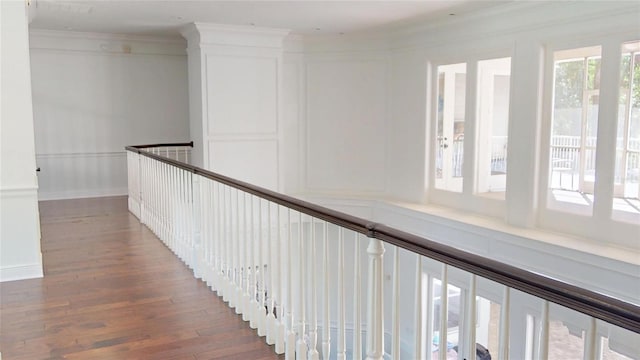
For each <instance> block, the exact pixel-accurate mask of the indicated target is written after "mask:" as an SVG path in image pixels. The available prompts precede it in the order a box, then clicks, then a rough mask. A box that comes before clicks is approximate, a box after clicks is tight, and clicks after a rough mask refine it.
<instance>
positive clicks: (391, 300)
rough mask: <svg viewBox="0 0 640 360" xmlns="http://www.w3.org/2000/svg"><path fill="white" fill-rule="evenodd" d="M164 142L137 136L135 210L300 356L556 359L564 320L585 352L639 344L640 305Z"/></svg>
mask: <svg viewBox="0 0 640 360" xmlns="http://www.w3.org/2000/svg"><path fill="white" fill-rule="evenodd" d="M164 145H165V146H130V147H127V150H128V157H127V159H128V169H129V208H130V209H131V212H132V213H133V214H135V215H136V216H137V217H138V218H139V219H140V221H141V222H142V223H143V224H145V225H147V226H148V227H149V228H150V229H151V230H152V231H153V232H154V233H155V234H156V235H157V236H158V238H159V239H160V240H162V241H163V242H164V243H165V244H166V245H167V247H169V248H170V249H171V250H172V251H173V252H174V253H175V254H176V255H177V256H178V257H179V258H180V259H182V260H183V261H184V262H185V264H187V265H188V266H189V267H190V268H192V269H193V271H194V275H195V276H196V277H197V278H200V279H202V280H203V281H205V282H206V283H207V284H208V285H209V286H210V287H211V289H212V290H213V291H215V292H216V293H217V295H218V296H222V298H223V299H224V300H225V301H227V302H228V303H229V306H230V307H232V308H234V309H235V311H236V313H237V314H241V315H242V318H243V319H244V320H245V321H248V322H249V324H250V326H251V327H252V328H254V329H257V333H258V335H260V336H265V340H266V342H267V343H268V344H273V345H275V348H274V350H275V352H276V353H279V354H282V353H284V354H286V357H287V358H288V359H294V358H296V359H307V358H309V359H318V358H320V357H322V358H323V359H329V358H332V359H333V358H337V359H346V358H353V359H356V358H364V357H366V358H367V359H382V358H383V357H391V358H392V359H399V358H409V359H422V358H429V359H432V358H434V359H439V360H444V359H447V358H451V357H456V358H458V359H475V358H481V357H480V356H482V354H483V353H484V351H485V350H486V349H487V348H488V351H489V352H490V353H491V355H492V359H508V358H511V359H547V358H548V357H549V354H556V353H558V352H562V351H563V349H562V348H558V347H557V346H556V344H557V341H550V339H554V340H555V336H556V332H558V331H561V330H563V329H565V328H564V327H565V326H566V328H567V329H568V332H566V333H567V334H564V335H563V336H567V337H568V338H570V337H571V336H573V337H575V336H574V335H571V334H581V340H580V344H581V351H582V353H583V357H584V358H585V359H599V358H602V357H603V356H604V357H608V356H610V353H612V352H617V353H620V354H624V355H625V356H629V357H636V356H637V354H640V351H638V350H639V348H638V346H639V345H638V344H640V334H639V333H640V307H638V306H637V305H634V304H630V303H627V302H623V301H620V300H618V299H614V298H611V297H608V296H605V295H602V294H599V293H595V292H592V291H589V290H586V289H583V288H579V287H576V286H573V285H570V284H567V283H564V282H561V281H558V280H554V279H551V278H548V277H545V276H542V275H539V274H535V273H532V272H529V271H526V270H523V269H520V268H517V267H514V266H510V265H507V264H504V263H500V262H497V261H494V260H491V259H487V258H483V257H481V256H478V255H474V254H471V253H468V252H464V251H461V250H459V249H456V248H453V247H450V246H447V245H444V244H441V243H438V242H435V241H431V240H429V239H425V238H422V237H419V236H416V235H412V234H409V233H406V232H403V231H400V230H398V229H394V228H391V227H388V226H385V225H382V224H378V223H372V222H369V221H367V220H365V219H362V218H358V217H354V216H350V215H347V214H344V213H341V212H337V211H334V210H331V209H327V208H324V207H321V206H318V205H314V204H311V203H309V202H305V201H302V200H300V199H296V198H293V197H290V196H286V195H283V194H279V193H276V192H273V191H270V190H267V189H263V188H260V187H257V186H254V185H251V184H248V183H245V182H242V181H238V180H234V179H231V178H229V177H226V176H223V175H220V174H217V173H213V172H211V171H208V170H204V169H201V168H199V167H196V166H193V165H189V164H188V163H186V162H183V161H179V160H176V159H171V158H169V157H166V156H163V155H166V154H167V153H163V150H162V149H156V150H154V151H148V150H149V149H150V148H163V147H168V146H172V147H175V146H185V145H188V144H164ZM168 153H170V151H169V152H168ZM387 251H390V256H389V255H388V256H387V257H384V254H385V252H387ZM364 254H366V258H365V257H364V256H365V255H364ZM635 285H637V284H635ZM630 286H632V285H631V284H630ZM559 327H560V330H558V328H559ZM385 349H387V350H388V352H385ZM567 351H572V352H575V348H571V350H567ZM456 353H457V354H456ZM556 355H557V354H556ZM572 355H575V354H572ZM486 358H487V357H485V359H486ZM560 358H562V356H561V357H560ZM565 358H566V357H565Z"/></svg>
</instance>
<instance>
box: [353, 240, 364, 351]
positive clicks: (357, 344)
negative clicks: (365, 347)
mask: <svg viewBox="0 0 640 360" xmlns="http://www.w3.org/2000/svg"><path fill="white" fill-rule="evenodd" d="M354 234H355V239H354V245H353V285H354V288H355V291H354V293H353V358H354V359H362V331H361V326H362V321H361V319H360V317H361V309H360V299H361V297H362V296H361V291H362V280H361V279H362V275H361V274H362V270H361V267H360V235H359V234H358V233H354Z"/></svg>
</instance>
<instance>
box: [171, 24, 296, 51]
mask: <svg viewBox="0 0 640 360" xmlns="http://www.w3.org/2000/svg"><path fill="white" fill-rule="evenodd" d="M180 33H181V34H182V36H183V37H184V38H185V39H187V40H188V41H189V43H193V45H194V46H196V43H197V46H199V47H202V46H204V45H227V46H232V47H242V46H249V47H261V48H278V49H281V48H282V46H283V40H284V37H285V36H287V34H288V33H289V30H285V29H275V28H264V27H255V26H240V25H222V24H211V23H201V22H196V23H192V24H189V25H187V26H185V27H184V28H183V29H182V30H181V31H180Z"/></svg>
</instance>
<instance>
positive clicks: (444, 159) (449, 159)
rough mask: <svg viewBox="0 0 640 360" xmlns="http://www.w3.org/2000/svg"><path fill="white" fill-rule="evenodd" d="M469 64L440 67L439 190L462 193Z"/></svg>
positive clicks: (437, 142) (437, 173)
mask: <svg viewBox="0 0 640 360" xmlns="http://www.w3.org/2000/svg"><path fill="white" fill-rule="evenodd" d="M466 72H467V64H465V63H462V64H452V65H441V66H438V89H437V102H438V110H437V111H438V112H437V118H436V121H437V123H436V139H435V144H436V151H435V154H436V161H435V163H436V169H435V170H436V174H435V175H436V176H435V177H436V183H435V186H436V188H438V189H443V190H449V191H457V192H461V191H462V165H463V158H464V121H465V93H466V81H467V77H466Z"/></svg>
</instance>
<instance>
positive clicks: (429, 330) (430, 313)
mask: <svg viewBox="0 0 640 360" xmlns="http://www.w3.org/2000/svg"><path fill="white" fill-rule="evenodd" d="M433 303H434V301H433V276H432V275H431V274H430V273H428V272H427V300H426V304H427V308H426V311H427V314H426V315H427V316H426V317H425V324H426V329H425V336H424V338H425V339H426V343H425V351H424V354H425V355H427V354H431V351H432V347H433V318H434V312H435V307H434V306H433ZM431 357H432V356H431V355H427V358H429V359H431Z"/></svg>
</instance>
